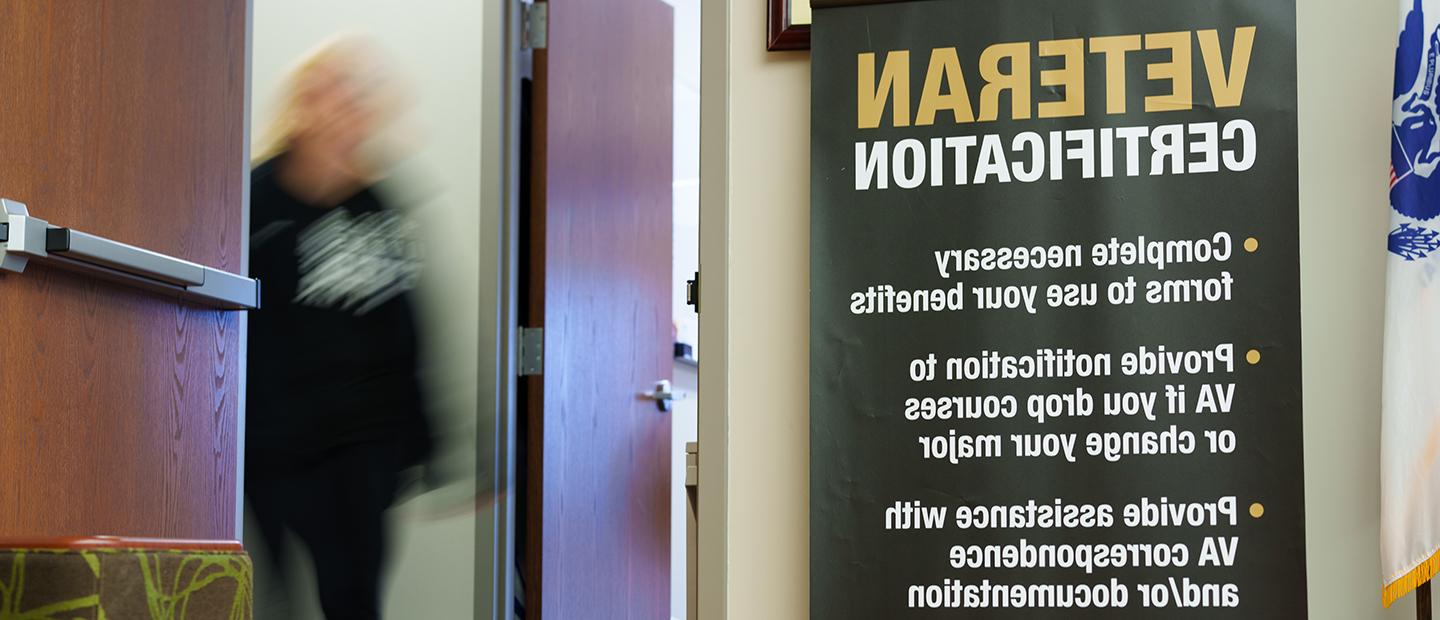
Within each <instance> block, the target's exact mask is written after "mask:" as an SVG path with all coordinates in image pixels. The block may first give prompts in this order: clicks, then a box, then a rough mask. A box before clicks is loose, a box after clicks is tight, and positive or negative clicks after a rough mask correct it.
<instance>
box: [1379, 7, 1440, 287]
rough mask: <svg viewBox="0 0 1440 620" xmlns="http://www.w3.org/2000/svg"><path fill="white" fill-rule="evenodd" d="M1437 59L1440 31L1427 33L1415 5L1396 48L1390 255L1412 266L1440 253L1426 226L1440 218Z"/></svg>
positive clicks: (1439, 240)
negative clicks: (1393, 216) (1394, 220)
mask: <svg viewBox="0 0 1440 620" xmlns="http://www.w3.org/2000/svg"><path fill="white" fill-rule="evenodd" d="M1427 34H1428V36H1427ZM1437 55H1440V28H1437V29H1436V30H1435V31H1432V32H1429V33H1426V31H1425V13H1424V8H1423V7H1422V6H1421V0H1415V4H1414V6H1413V7H1412V8H1411V9H1410V12H1409V13H1408V14H1406V16H1405V23H1404V26H1403V29H1402V30H1401V32H1400V41H1399V43H1398V44H1397V45H1396V46H1395V90H1394V96H1393V104H1394V110H1393V112H1394V114H1393V118H1394V120H1393V123H1392V124H1393V126H1392V128H1391V132H1390V208H1392V209H1394V210H1395V213H1396V215H1398V216H1400V218H1401V221H1400V222H1399V225H1398V226H1396V227H1395V228H1394V229H1392V230H1391V231H1390V239H1389V243H1388V246H1389V249H1390V252H1392V253H1394V254H1396V255H1397V256H1400V257H1402V258H1404V259H1405V260H1411V261H1413V260H1417V259H1421V258H1425V257H1426V256H1429V255H1430V254H1431V253H1432V252H1434V251H1435V250H1436V249H1440V233H1437V232H1436V231H1435V230H1432V229H1430V228H1426V227H1425V226H1423V225H1422V224H1421V223H1422V222H1428V221H1430V220H1433V219H1435V217H1436V216H1437V215H1440V175H1437V174H1436V168H1437V167H1440V130H1437V129H1440V105H1437V99H1440V96H1437V93H1436V89H1437V88H1436V87H1437V84H1436V77H1437V76H1436V56H1437Z"/></svg>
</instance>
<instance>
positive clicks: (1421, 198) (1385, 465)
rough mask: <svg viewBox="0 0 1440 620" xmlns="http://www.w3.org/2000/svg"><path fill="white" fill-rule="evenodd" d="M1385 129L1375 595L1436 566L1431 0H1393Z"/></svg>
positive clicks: (1438, 384) (1437, 298)
mask: <svg viewBox="0 0 1440 620" xmlns="http://www.w3.org/2000/svg"><path fill="white" fill-rule="evenodd" d="M1400 18H1401V19H1400V28H1399V30H1400V36H1399V41H1398V43H1397V45H1396V47H1395V89H1394V97H1393V106H1392V110H1391V112H1392V114H1393V122H1392V127H1391V133H1390V222H1391V225H1390V233H1389V239H1388V241H1387V247H1388V249H1389V254H1388V255H1387V257H1388V265H1387V274H1386V277H1387V291H1386V300H1385V356H1384V364H1385V366H1384V373H1385V377H1384V388H1383V394H1382V397H1381V401H1382V405H1381V408H1382V421H1381V437H1380V447H1381V456H1380V461H1381V463H1380V563H1381V571H1382V575H1381V578H1382V595H1381V601H1382V602H1383V604H1384V605H1385V606H1386V607H1389V606H1390V604H1391V603H1393V602H1394V601H1395V600H1396V599H1399V598H1400V597H1402V596H1404V595H1405V594H1407V593H1409V592H1410V591H1411V590H1414V589H1415V587H1416V586H1418V585H1420V584H1421V583H1424V582H1425V581H1427V580H1429V579H1430V578H1431V577H1432V576H1434V575H1435V574H1436V573H1437V569H1440V219H1437V218H1436V216H1437V215H1440V170H1437V167H1440V131H1437V129H1440V94H1437V92H1436V90H1437V86H1440V75H1437V70H1436V60H1437V55H1440V0H1402V1H1401V10H1400Z"/></svg>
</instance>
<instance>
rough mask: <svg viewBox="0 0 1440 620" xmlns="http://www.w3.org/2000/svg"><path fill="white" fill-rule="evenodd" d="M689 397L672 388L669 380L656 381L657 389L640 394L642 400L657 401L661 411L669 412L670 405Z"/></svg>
mask: <svg viewBox="0 0 1440 620" xmlns="http://www.w3.org/2000/svg"><path fill="white" fill-rule="evenodd" d="M689 396H690V395H689V394H687V393H685V392H683V391H680V390H676V389H674V388H673V387H671V386H670V380H669V379H661V380H659V381H656V382H655V389H653V390H650V391H649V392H641V393H640V397H641V398H644V399H647V400H653V401H655V406H656V407H658V408H659V409H660V410H661V411H669V410H670V405H671V404H672V403H673V402H674V401H677V400H685V399H686V398H688V397H689Z"/></svg>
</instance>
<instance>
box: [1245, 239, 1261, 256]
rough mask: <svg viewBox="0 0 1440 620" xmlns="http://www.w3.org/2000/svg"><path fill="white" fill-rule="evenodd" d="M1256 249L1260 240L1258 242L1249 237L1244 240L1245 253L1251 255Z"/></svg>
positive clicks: (1258, 247)
mask: <svg viewBox="0 0 1440 620" xmlns="http://www.w3.org/2000/svg"><path fill="white" fill-rule="evenodd" d="M1258 249H1260V240H1258V239H1256V238H1254V237H1250V238H1248V239H1246V240H1245V251H1246V252H1252V253H1253V252H1254V251H1255V250H1258Z"/></svg>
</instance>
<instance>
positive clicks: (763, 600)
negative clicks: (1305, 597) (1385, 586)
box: [700, 0, 1414, 620]
mask: <svg viewBox="0 0 1440 620" xmlns="http://www.w3.org/2000/svg"><path fill="white" fill-rule="evenodd" d="M723 4H724V6H709V7H707V9H706V11H707V12H706V21H705V24H704V28H705V35H706V37H718V38H722V39H723V41H711V40H710V39H708V38H707V40H706V42H705V54H706V56H705V59H704V63H705V66H706V68H705V73H704V75H705V82H704V88H705V94H704V98H703V104H702V105H703V107H704V109H705V112H704V114H705V119H706V120H705V123H706V127H707V128H708V127H712V126H713V127H715V129H714V130H713V131H715V132H718V133H719V136H720V137H721V138H723V142H724V144H723V145H714V144H712V145H707V146H705V147H704V148H705V153H706V154H707V155H709V156H710V159H708V160H707V161H706V162H705V163H703V164H702V165H703V166H704V168H703V170H704V174H705V175H707V181H706V186H705V189H704V194H703V196H704V198H703V200H704V203H703V204H702V218H704V219H703V223H704V225H705V226H706V228H705V229H704V230H703V231H702V234H703V235H704V239H703V241H702V243H703V244H704V246H705V249H704V250H703V251H702V260H705V261H706V263H705V269H706V270H707V275H706V278H707V282H716V289H717V294H718V295H719V299H718V303H720V304H721V306H723V307H716V306H714V305H711V306H706V308H707V310H708V309H710V308H715V310H714V311H712V312H709V313H707V314H702V315H701V321H702V325H701V333H702V334H703V335H705V336H706V337H708V336H709V335H710V334H723V335H726V339H725V341H724V346H723V348H724V350H723V351H716V348H717V346H718V345H717V344H716V343H715V342H714V341H707V342H709V343H710V344H709V348H708V349H707V350H708V351H709V353H708V354H707V355H708V357H709V358H711V359H712V361H714V362H715V363H718V364H723V368H711V369H708V370H705V371H703V372H704V376H702V378H701V381H702V384H704V385H707V386H715V385H716V384H715V383H709V382H713V381H723V382H724V383H723V386H721V387H723V391H724V393H723V394H718V393H717V394H707V395H706V397H705V398H706V400H704V401H702V410H704V413H702V414H701V419H700V424H701V447H700V451H701V476H702V487H701V489H700V496H701V500H700V501H701V509H702V511H704V510H705V502H706V501H707V499H710V500H715V501H721V500H723V501H724V502H725V504H726V505H725V507H724V509H723V512H722V516H723V518H724V520H725V525H726V526H727V528H726V529H724V530H723V531H719V532H717V531H716V530H715V529H711V530H708V531H707V530H706V529H705V525H704V523H702V525H701V528H702V530H701V531H702V536H707V537H709V538H707V541H708V542H707V541H702V543H701V544H702V550H703V549H706V548H707V547H706V546H705V545H707V544H712V545H713V544H718V545H721V546H723V548H724V550H725V551H726V552H727V553H728V557H724V558H719V559H716V558H715V557H714V555H713V554H712V555H702V563H703V564H702V582H703V580H704V575H705V573H704V572H703V571H704V570H705V568H706V567H709V568H710V569H711V570H712V572H711V574H715V572H716V571H719V572H723V573H724V575H725V578H726V580H727V582H726V584H725V585H724V590H723V593H722V594H720V595H719V596H717V597H713V598H706V597H705V596H702V599H701V604H702V609H701V614H702V617H704V618H718V617H720V616H719V615H718V614H716V611H717V610H721V609H723V610H724V614H723V615H724V616H725V617H729V618H747V619H748V618H797V619H798V618H806V617H808V615H809V611H808V600H807V599H808V596H809V594H808V592H809V585H808V584H809V582H808V554H809V548H808V540H809V529H808V528H809V524H808V516H807V510H808V506H809V493H808V489H809V483H808V477H807V471H808V467H809V461H808V449H809V448H808V443H807V442H808V439H807V438H808V432H809V431H808V419H807V418H808V414H807V411H808V401H807V399H808V396H807V394H808V388H807V378H808V376H807V375H808V373H807V365H808V353H807V348H808V346H809V345H808V335H809V323H808V312H807V308H808V307H809V302H808V264H809V260H808V252H809V219H808V214H809V154H810V147H809V105H810V102H809V95H808V93H809V58H808V55H807V54H805V53H767V52H765V43H764V38H763V37H764V24H765V14H764V11H765V3H763V2H755V1H753V0H743V1H742V0H727V1H726V2H724V3H723ZM1299 5H1300V6H1299V20H1298V23H1299V46H1300V57H1299V71H1300V87H1299V96H1300V102H1299V106H1300V107H1299V109H1300V147H1301V153H1300V154H1298V156H1299V157H1300V183H1301V192H1300V196H1301V218H1300V219H1301V231H1300V234H1301V248H1302V269H1301V271H1302V285H1303V294H1302V304H1303V306H1302V313H1303V316H1304V318H1303V328H1304V342H1303V346H1304V364H1305V372H1304V381H1305V444H1306V450H1305V459H1306V485H1305V491H1306V496H1307V498H1306V499H1307V502H1306V507H1307V515H1306V527H1307V530H1308V531H1307V535H1308V541H1309V544H1308V547H1307V557H1308V566H1309V584H1310V617H1312V618H1336V619H1344V620H1354V619H1363V618H1407V617H1413V613H1414V610H1413V602H1411V600H1409V599H1407V600H1405V601H1402V602H1400V603H1399V604H1397V605H1396V606H1395V607H1394V608H1392V609H1390V610H1389V611H1382V610H1381V608H1380V578H1379V556H1378V553H1379V551H1378V536H1379V528H1378V521H1379V514H1378V511H1379V490H1378V489H1379V484H1378V483H1379V480H1378V478H1379V465H1378V459H1379V417H1378V416H1379V411H1378V410H1379V402H1380V400H1379V368H1380V337H1381V300H1382V293H1383V280H1384V270H1383V266H1384V260H1383V255H1384V251H1385V250H1384V239H1385V237H1384V233H1385V229H1386V218H1387V217H1388V215H1387V213H1388V211H1387V207H1386V201H1387V197H1386V192H1385V178H1386V177H1385V167H1386V163H1387V161H1388V157H1389V155H1388V147H1387V140H1388V133H1387V132H1388V131H1389V128H1388V125H1387V123H1388V122H1389V121H1388V119H1389V114H1390V99H1389V93H1390V82H1391V75H1392V63H1393V61H1394V51H1393V50H1394V47H1395V36H1396V32H1397V30H1396V28H1397V23H1398V21H1397V20H1398V16H1397V13H1396V4H1395V3H1394V2H1385V1H1380V2H1376V1H1373V0H1368V1H1361V0H1300V1H1299ZM707 131H710V130H707ZM712 135H713V134H711V133H707V134H706V136H707V138H710V137H711V136H712ZM717 158H723V160H719V159H717ZM727 174H728V176H727ZM711 175H718V176H719V178H720V179H721V180H719V181H714V182H716V183H719V186H714V185H709V183H711V182H712V180H711V179H713V177H712V176H711ZM721 208H723V209H725V212H724V213H723V214H715V213H713V211H712V210H716V209H721ZM712 248H720V250H716V251H713V252H712ZM709 290H710V289H709V287H707V292H709ZM710 300H711V298H710V297H706V298H705V301H710ZM711 406H719V407H721V408H723V411H724V412H725V413H726V417H725V418H724V419H720V420H717V419H715V418H718V417H719V410H718V409H715V408H707V407H711ZM712 412H714V414H713V416H712ZM707 416H708V417H707ZM726 446H728V449H727V451H726V454H724V455H723V456H714V455H713V454H712V456H710V457H709V458H708V459H707V456H706V455H707V453H708V452H709V451H711V450H716V449H722V448H725V447H726ZM707 465H718V466H719V467H721V468H722V469H723V470H724V472H725V474H726V475H725V480H724V485H723V488H717V486H718V485H717V484H716V481H717V478H706V476H707V473H706V470H705V468H706V467H707ZM707 481H708V483H709V486H708V488H707V486H706V484H707ZM701 518H702V519H705V518H706V514H704V513H702V515H701ZM716 522H717V519H715V518H712V519H711V521H710V523H711V524H712V525H714V524H716ZM703 553H704V551H702V554H703ZM702 588H705V589H702V593H713V592H717V591H720V590H719V588H718V587H716V586H713V585H711V586H702Z"/></svg>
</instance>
